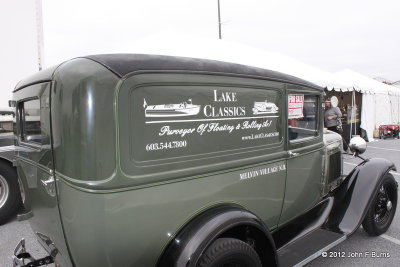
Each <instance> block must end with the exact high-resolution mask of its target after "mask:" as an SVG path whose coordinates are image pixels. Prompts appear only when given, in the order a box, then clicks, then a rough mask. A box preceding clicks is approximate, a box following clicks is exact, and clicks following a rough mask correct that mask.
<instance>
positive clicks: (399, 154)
mask: <svg viewBox="0 0 400 267" xmlns="http://www.w3.org/2000/svg"><path fill="white" fill-rule="evenodd" d="M361 156H362V157H364V158H373V157H374V158H385V159H388V160H390V161H392V162H393V163H394V164H395V165H396V166H397V171H396V172H392V174H393V177H394V178H395V179H396V181H397V182H398V183H399V184H400V140H399V139H386V140H380V139H378V140H376V141H374V142H369V143H368V146H367V150H366V152H365V153H364V154H362V155H361ZM360 162H361V160H360V159H358V158H352V157H351V156H350V155H345V156H344V164H343V165H344V173H346V174H347V173H349V172H350V171H351V170H352V169H353V168H354V167H355V166H356V165H357V164H358V163H360ZM399 210H400V208H399V205H398V207H397V212H396V215H395V217H394V219H393V222H392V225H391V226H390V228H389V230H388V231H387V232H386V233H385V234H383V235H381V236H378V237H371V236H369V235H368V234H367V233H366V232H365V231H364V230H363V229H362V226H361V227H360V228H359V229H358V230H357V231H356V232H355V233H354V234H353V235H352V236H350V237H349V238H348V239H347V240H345V241H344V242H343V243H341V244H339V245H338V246H336V247H334V248H332V249H331V250H329V251H326V253H324V256H325V257H322V256H320V257H319V258H317V259H315V260H314V261H312V262H310V263H309V264H307V265H306V266H307V267H320V266H324V267H331V266H332V267H333V266H335V267H336V266H363V267H369V266H371V267H372V266H388V267H389V266H390V267H391V266H393V267H394V266H396V267H397V266H400V212H399Z"/></svg>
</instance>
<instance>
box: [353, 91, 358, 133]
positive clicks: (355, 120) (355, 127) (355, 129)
mask: <svg viewBox="0 0 400 267" xmlns="http://www.w3.org/2000/svg"><path fill="white" fill-rule="evenodd" d="M353 99H354V102H353V105H354V107H353V112H354V135H356V134H357V118H356V116H357V113H356V109H355V107H356V104H357V103H356V90H354V88H353Z"/></svg>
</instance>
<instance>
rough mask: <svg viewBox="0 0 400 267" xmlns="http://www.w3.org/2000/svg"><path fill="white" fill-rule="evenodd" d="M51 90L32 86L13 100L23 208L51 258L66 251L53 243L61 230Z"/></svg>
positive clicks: (18, 92)
mask: <svg viewBox="0 0 400 267" xmlns="http://www.w3.org/2000/svg"><path fill="white" fill-rule="evenodd" d="M50 88H51V82H45V83H40V84H34V85H31V86H28V87H25V88H23V89H21V90H18V91H16V92H14V100H16V103H17V127H16V135H17V142H16V143H17V144H16V145H17V148H18V149H16V151H17V152H16V153H17V154H16V160H17V170H18V175H19V176H20V178H21V180H22V183H23V187H24V189H25V190H24V191H25V196H26V197H25V201H24V206H25V208H26V210H27V211H28V212H29V213H28V214H30V215H31V216H32V218H31V219H30V224H31V226H32V229H33V231H34V232H35V233H36V235H37V239H38V240H39V242H41V243H42V245H43V246H44V247H45V248H46V250H47V251H48V252H49V254H52V255H53V256H54V255H55V254H57V253H59V252H62V253H68V252H67V249H66V247H65V245H64V247H63V242H59V243H57V244H54V242H53V240H54V239H57V240H60V238H61V239H63V237H62V233H63V231H62V226H61V222H60V216H59V212H58V199H57V191H56V181H55V179H54V175H53V171H54V166H53V156H52V149H51V143H52V142H51V130H50ZM43 218H46V220H43ZM44 222H46V223H44ZM60 235H61V236H60Z"/></svg>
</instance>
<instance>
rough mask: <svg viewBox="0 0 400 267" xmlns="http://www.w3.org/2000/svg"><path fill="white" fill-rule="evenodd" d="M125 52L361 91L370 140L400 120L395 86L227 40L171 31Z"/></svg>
mask: <svg viewBox="0 0 400 267" xmlns="http://www.w3.org/2000/svg"><path fill="white" fill-rule="evenodd" d="M121 51H124V52H134V53H144V54H158V55H170V56H183V57H193V58H205V59H211V60H220V61H227V62H233V63H238V64H244V65H249V66H254V67H259V68H265V69H270V70H275V71H279V72H282V73H286V74H289V75H293V76H296V77H299V78H302V79H304V80H308V81H310V82H313V83H315V84H317V85H319V86H321V87H324V88H327V89H328V90H335V91H343V92H346V91H353V90H356V91H359V92H361V93H363V105H362V110H361V114H362V115H361V121H362V124H361V127H362V128H363V129H365V130H366V131H367V134H368V139H369V140H373V130H374V129H375V127H376V126H377V125H379V124H383V123H389V122H394V121H396V118H397V121H399V119H398V116H399V112H398V109H397V111H396V112H394V111H395V108H394V107H395V106H396V103H397V105H398V103H399V101H398V95H399V94H400V93H399V92H398V91H400V90H397V91H395V90H394V89H392V88H394V87H392V86H387V85H385V84H383V83H380V82H378V81H375V80H373V79H371V78H368V77H365V76H362V75H360V74H358V73H355V72H352V71H349V70H345V71H342V72H339V73H335V74H332V73H329V72H326V71H323V70H320V69H318V68H315V67H312V66H309V65H307V64H304V63H302V62H300V61H297V60H295V59H293V58H290V57H288V56H285V55H281V54H278V53H272V52H269V51H265V50H262V49H257V48H254V47H250V46H246V45H242V44H237V43H233V42H229V41H225V40H217V39H206V38H199V37H196V36H190V35H183V34H179V33H177V32H175V31H171V30H168V31H164V32H161V33H159V34H156V35H152V36H150V37H147V38H143V39H142V40H137V41H135V43H133V44H128V45H125V46H124V47H120V48H119V49H118V52H121ZM396 97H397V98H396ZM384 103H386V104H384ZM387 103H392V105H387ZM389 114H393V115H389ZM396 116H397V117H396Z"/></svg>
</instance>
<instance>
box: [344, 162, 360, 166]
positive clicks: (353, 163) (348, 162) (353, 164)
mask: <svg viewBox="0 0 400 267" xmlns="http://www.w3.org/2000/svg"><path fill="white" fill-rule="evenodd" d="M344 164H349V165H353V166H357V165H358V164H355V163H350V162H346V161H344Z"/></svg>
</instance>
